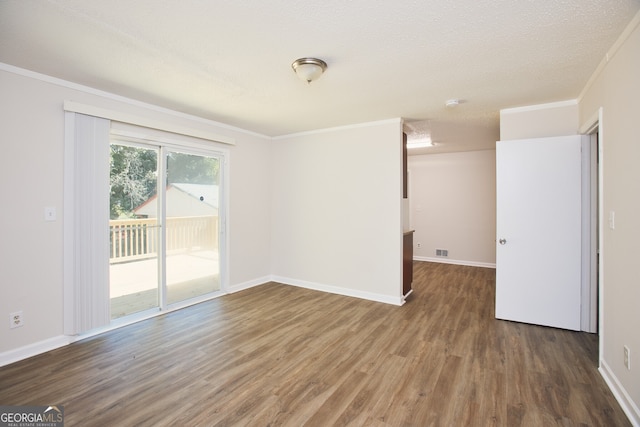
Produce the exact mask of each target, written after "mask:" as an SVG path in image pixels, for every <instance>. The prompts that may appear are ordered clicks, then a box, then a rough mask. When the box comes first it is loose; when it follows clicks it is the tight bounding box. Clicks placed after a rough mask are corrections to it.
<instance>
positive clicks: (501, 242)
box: [498, 239, 507, 245]
mask: <svg viewBox="0 0 640 427" xmlns="http://www.w3.org/2000/svg"><path fill="white" fill-rule="evenodd" d="M498 243H500V244H501V245H504V244H505V243H507V239H500V240H498Z"/></svg>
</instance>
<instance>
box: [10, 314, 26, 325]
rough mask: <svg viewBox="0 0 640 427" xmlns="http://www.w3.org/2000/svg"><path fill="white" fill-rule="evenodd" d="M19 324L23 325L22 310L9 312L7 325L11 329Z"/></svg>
mask: <svg viewBox="0 0 640 427" xmlns="http://www.w3.org/2000/svg"><path fill="white" fill-rule="evenodd" d="M20 326H24V316H23V315H22V311H16V312H15V313H11V314H10V315H9V327H10V328H11V329H13V328H19V327H20Z"/></svg>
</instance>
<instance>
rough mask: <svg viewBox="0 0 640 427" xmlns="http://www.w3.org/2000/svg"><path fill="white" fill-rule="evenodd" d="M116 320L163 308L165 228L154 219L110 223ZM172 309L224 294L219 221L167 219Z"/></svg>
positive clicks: (190, 218)
mask: <svg viewBox="0 0 640 427" xmlns="http://www.w3.org/2000/svg"><path fill="white" fill-rule="evenodd" d="M109 228H110V240H111V250H110V255H111V258H110V267H109V276H110V277H109V282H110V299H111V318H112V319H117V318H120V317H123V316H126V315H128V314H133V313H137V312H140V311H144V310H148V309H151V308H154V307H158V305H159V292H158V261H157V256H158V253H159V246H160V238H159V233H160V231H161V228H160V227H159V225H158V222H157V219H155V218H133V219H119V220H111V221H110V222H109ZM165 232H166V253H167V256H166V273H167V304H173V303H176V302H179V301H184V300H188V299H191V298H194V297H198V296H202V295H205V294H208V293H211V292H215V291H218V290H220V277H219V272H220V263H219V256H218V255H219V252H218V245H217V237H218V217H217V216H194V217H174V218H167V221H166V230H165Z"/></svg>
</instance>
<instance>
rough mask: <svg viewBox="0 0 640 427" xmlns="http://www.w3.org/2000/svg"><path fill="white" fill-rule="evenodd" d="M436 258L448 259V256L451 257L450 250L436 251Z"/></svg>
mask: <svg viewBox="0 0 640 427" xmlns="http://www.w3.org/2000/svg"><path fill="white" fill-rule="evenodd" d="M436 256H439V257H447V256H449V250H448V249H436Z"/></svg>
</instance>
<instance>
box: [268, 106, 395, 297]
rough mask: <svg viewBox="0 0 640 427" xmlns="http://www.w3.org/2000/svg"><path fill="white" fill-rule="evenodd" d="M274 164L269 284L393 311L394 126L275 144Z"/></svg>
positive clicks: (379, 124)
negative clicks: (349, 298) (305, 289)
mask: <svg viewBox="0 0 640 427" xmlns="http://www.w3.org/2000/svg"><path fill="white" fill-rule="evenodd" d="M273 164H274V167H273V200H272V233H273V234H272V272H273V274H274V278H275V279H276V280H278V281H280V282H284V283H289V284H294V285H298V286H307V287H311V288H316V289H322V290H326V291H330V292H336V293H341V294H346V295H355V296H361V297H365V298H369V299H373V300H379V301H385V302H390V303H397V304H399V303H400V296H401V294H402V290H401V282H402V280H401V277H402V218H401V200H402V123H401V121H400V120H399V119H397V120H390V121H383V122H376V123H370V124H365V125H359V126H351V127H346V128H338V129H330V130H326V131H322V132H313V133H305V134H298V135H291V136H288V137H283V138H278V139H276V140H275V141H274V142H273Z"/></svg>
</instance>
